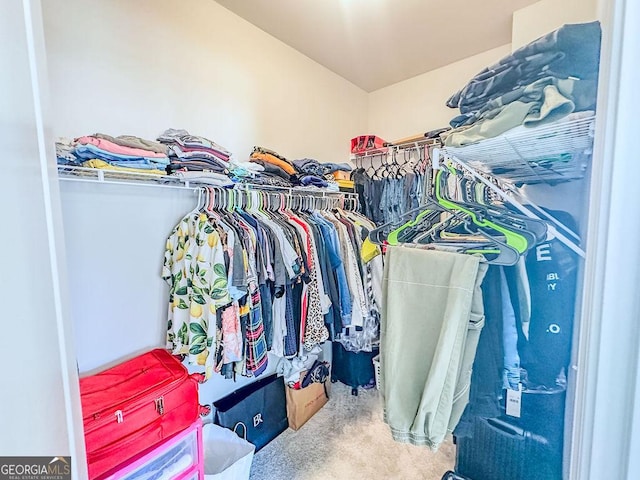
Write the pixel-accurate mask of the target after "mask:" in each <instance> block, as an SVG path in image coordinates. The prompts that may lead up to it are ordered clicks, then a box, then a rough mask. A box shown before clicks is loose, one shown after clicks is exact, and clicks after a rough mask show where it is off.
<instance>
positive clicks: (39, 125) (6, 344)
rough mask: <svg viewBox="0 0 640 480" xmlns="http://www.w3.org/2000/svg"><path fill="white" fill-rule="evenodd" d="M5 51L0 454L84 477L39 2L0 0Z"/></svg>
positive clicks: (1, 84)
mask: <svg viewBox="0 0 640 480" xmlns="http://www.w3.org/2000/svg"><path fill="white" fill-rule="evenodd" d="M0 58H2V61H3V64H4V65H10V66H11V68H3V69H2V70H1V71H0V104H1V105H2V108H0V125H2V134H1V135H2V145H3V157H4V161H3V175H4V178H5V180H6V181H5V185H4V186H3V188H2V189H0V204H1V205H2V214H1V221H0V225H1V226H0V238H2V241H3V243H2V245H3V251H4V255H3V257H4V258H3V260H2V288H1V289H0V302H1V303H2V305H3V307H2V315H1V316H0V328H1V329H2V332H3V338H4V341H3V342H2V343H3V345H2V351H1V353H0V360H1V362H0V364H1V365H2V367H1V368H2V375H1V378H2V387H1V388H2V395H0V425H1V430H2V433H1V434H0V452H1V454H2V455H12V456H28V455H41V456H52V457H53V456H67V455H71V457H72V463H73V472H72V473H73V477H74V478H83V477H85V476H86V467H85V462H84V460H83V459H84V444H83V441H82V429H81V426H82V417H81V415H80V404H79V394H78V385H77V378H78V377H77V373H76V368H75V362H74V351H73V340H72V334H71V321H70V319H69V317H68V315H67V304H66V293H67V291H66V284H65V278H64V247H63V240H62V235H61V233H62V228H61V224H60V202H59V195H58V189H57V180H56V171H55V159H54V158H53V148H52V147H51V145H52V143H51V142H52V137H51V135H50V128H49V127H50V123H49V117H48V109H47V105H46V100H47V98H46V91H45V90H46V65H45V60H44V44H43V42H42V27H41V16H40V4H39V1H37V0H25V1H21V0H10V1H9V0H7V1H4V2H2V6H1V8H0ZM47 147H48V148H47Z"/></svg>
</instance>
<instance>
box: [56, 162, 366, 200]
mask: <svg viewBox="0 0 640 480" xmlns="http://www.w3.org/2000/svg"><path fill="white" fill-rule="evenodd" d="M58 178H59V179H60V180H65V181H77V182H98V183H107V184H113V185H137V186H144V187H162V188H176V189H190V190H197V189H198V188H200V187H211V186H215V185H212V184H211V183H207V182H204V181H198V180H193V179H185V178H180V177H178V176H174V175H157V174H152V173H142V172H127V171H124V170H107V169H99V168H88V167H79V166H75V165H58ZM222 188H234V189H236V190H249V189H252V190H269V191H274V192H275V191H278V192H287V193H289V194H296V195H314V196H315V195H321V196H323V197H324V196H330V195H341V196H344V197H357V194H355V193H350V192H340V191H333V190H327V189H322V188H315V187H293V186H292V187H281V186H275V185H259V184H255V183H250V182H238V183H235V184H234V185H232V186H228V187H222Z"/></svg>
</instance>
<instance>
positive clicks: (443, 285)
mask: <svg viewBox="0 0 640 480" xmlns="http://www.w3.org/2000/svg"><path fill="white" fill-rule="evenodd" d="M486 268H487V267H486V265H485V264H482V265H481V264H480V261H479V258H478V257H474V256H471V255H463V254H457V253H449V252H442V251H437V250H420V249H414V248H407V247H389V248H388V250H387V256H386V260H385V272H384V277H383V295H384V297H383V312H382V320H381V327H380V328H381V332H380V340H381V344H380V357H381V362H380V366H381V375H382V385H383V390H382V395H383V400H384V415H385V421H386V422H387V424H388V425H389V427H390V429H391V433H392V435H393V438H394V439H395V440H396V441H399V442H404V443H413V444H416V445H427V446H429V447H431V448H432V449H436V448H437V447H438V446H439V445H440V443H441V442H442V441H443V440H444V437H445V435H446V434H447V431H451V430H452V429H453V428H454V427H455V424H457V422H458V420H459V419H460V416H461V415H462V411H463V410H464V407H465V406H466V404H467V402H468V389H469V381H470V379H471V368H472V365H473V360H474V358H475V351H476V347H477V344H478V338H479V335H480V330H481V329H482V326H483V324H484V316H483V313H484V310H483V308H482V293H481V291H480V284H481V282H482V279H483V278H484V274H485V273H486Z"/></svg>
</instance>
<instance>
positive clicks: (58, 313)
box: [22, 0, 87, 478]
mask: <svg viewBox="0 0 640 480" xmlns="http://www.w3.org/2000/svg"><path fill="white" fill-rule="evenodd" d="M22 3H23V8H24V22H25V29H26V41H27V51H28V55H29V69H30V72H31V90H32V92H33V110H34V116H35V126H36V135H37V139H38V152H39V157H40V178H41V180H42V194H43V200H44V210H45V212H44V213H45V219H46V225H47V240H48V241H47V244H48V247H49V259H50V268H51V285H52V289H53V301H54V309H55V318H56V326H57V332H58V339H57V340H58V347H59V352H60V358H59V360H60V372H61V378H62V383H63V393H64V397H65V419H66V424H67V440H68V443H69V445H68V446H69V451H70V455H71V471H72V473H71V476H72V477H73V478H85V477H86V476H87V467H86V460H85V459H86V454H85V447H84V436H83V435H82V432H83V431H82V413H81V410H80V408H81V407H80V395H79V389H78V374H77V371H75V370H74V369H73V368H72V366H73V365H74V364H75V354H74V348H73V344H71V345H69V344H68V342H67V339H68V338H69V339H70V338H71V335H70V328H71V322H70V321H69V318H68V316H65V311H67V309H66V308H65V304H66V298H65V293H66V288H64V287H63V285H62V283H61V277H62V276H63V275H61V271H64V267H62V269H61V265H60V263H61V262H64V256H62V257H60V252H63V251H64V249H63V245H62V244H63V241H62V236H61V234H60V232H61V231H62V225H61V221H60V219H61V214H60V198H59V195H58V190H57V185H56V186H55V187H54V189H53V191H52V188H51V183H52V181H55V177H53V179H52V178H51V169H50V165H51V163H53V164H55V161H54V160H53V158H49V157H52V155H53V151H52V147H51V145H52V142H51V140H52V139H51V138H47V133H46V131H45V129H46V125H47V123H46V122H45V117H46V115H45V109H44V108H43V99H45V100H44V101H46V98H47V97H46V91H47V89H48V85H47V78H46V60H45V57H46V54H45V48H44V38H43V33H44V32H43V29H42V15H41V5H40V0H23V2H22ZM48 150H50V154H49V156H47V151H48ZM54 171H55V170H54ZM43 401H46V400H45V399H43Z"/></svg>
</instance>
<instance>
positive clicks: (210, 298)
mask: <svg viewBox="0 0 640 480" xmlns="http://www.w3.org/2000/svg"><path fill="white" fill-rule="evenodd" d="M162 278H164V279H165V280H166V281H167V282H168V283H169V312H168V317H169V318H168V325H167V348H169V349H171V351H172V352H173V353H174V354H176V355H177V354H187V355H188V360H189V363H192V364H198V365H205V366H206V375H207V377H209V376H210V375H211V373H212V371H213V364H214V358H213V357H214V355H213V352H214V351H215V345H214V342H215V338H216V310H217V309H218V308H221V307H223V306H225V305H227V304H229V303H230V302H231V298H230V296H229V289H228V282H227V270H226V267H225V263H224V247H223V245H222V242H221V241H220V236H219V234H218V232H217V231H216V229H215V228H214V226H213V225H212V224H211V222H210V220H209V218H208V217H207V215H206V214H204V213H197V212H196V213H192V214H190V215H188V216H186V217H184V218H183V219H182V220H181V221H180V223H179V224H178V225H177V226H176V228H175V229H174V230H173V232H172V233H171V236H170V237H169V238H168V239H167V244H166V249H165V255H164V265H163V269H162Z"/></svg>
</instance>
